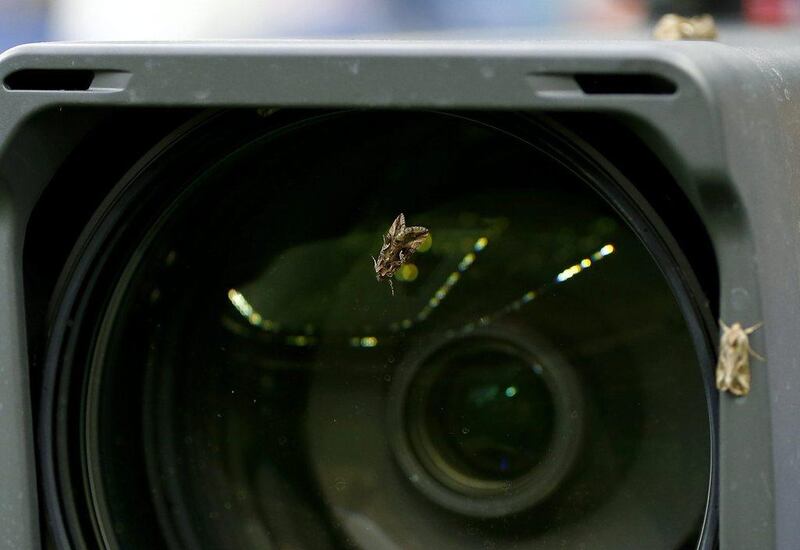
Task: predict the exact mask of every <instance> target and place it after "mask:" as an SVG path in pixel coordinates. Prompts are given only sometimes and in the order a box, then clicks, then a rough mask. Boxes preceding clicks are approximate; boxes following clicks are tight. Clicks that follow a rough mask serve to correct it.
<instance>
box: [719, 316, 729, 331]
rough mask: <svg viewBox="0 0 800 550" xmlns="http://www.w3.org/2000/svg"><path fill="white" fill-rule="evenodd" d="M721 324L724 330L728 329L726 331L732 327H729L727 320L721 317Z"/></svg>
mask: <svg viewBox="0 0 800 550" xmlns="http://www.w3.org/2000/svg"><path fill="white" fill-rule="evenodd" d="M719 326H720V328H722V330H724V331H726V332H727V331H728V330H730V328H731V327H729V326H728V325H726V324H725V321H723V320H722V319H720V320H719Z"/></svg>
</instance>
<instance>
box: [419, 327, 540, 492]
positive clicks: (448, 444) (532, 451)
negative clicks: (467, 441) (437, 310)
mask: <svg viewBox="0 0 800 550" xmlns="http://www.w3.org/2000/svg"><path fill="white" fill-rule="evenodd" d="M462 343H463V344H462ZM486 354H488V355H489V357H490V359H489V360H488V361H487V360H486V357H485V355H486ZM478 355H484V358H483V359H482V360H481V362H482V364H481V365H480V366H476V365H474V364H472V363H471V361H472V360H474V359H475V357H476V356H478ZM429 359H431V360H432V361H433V363H429V364H426V365H425V366H424V367H421V368H419V369H417V376H416V377H414V380H413V381H412V382H411V384H410V386H409V390H408V395H407V399H406V414H405V431H406V433H407V434H408V439H409V440H410V441H411V443H412V445H411V446H412V447H413V448H414V449H415V454H416V455H417V456H418V457H420V460H421V461H422V462H424V463H426V464H427V465H428V470H429V471H430V472H431V474H433V475H434V477H437V473H441V474H443V477H442V478H440V482H443V483H444V484H445V485H448V483H450V482H454V483H453V484H452V485H451V487H452V488H453V489H455V490H457V491H458V490H462V491H463V492H465V493H466V494H471V493H474V495H475V496H476V497H481V496H483V495H485V494H486V493H497V492H503V491H504V489H505V487H506V485H507V484H508V483H516V482H521V481H522V479H523V478H524V477H525V476H526V475H527V474H528V473H530V471H531V470H532V469H533V468H534V467H535V466H536V465H537V464H539V463H540V462H541V461H542V460H543V458H544V455H545V454H546V449H547V448H549V447H550V446H551V444H552V440H553V437H554V434H555V432H556V430H555V425H556V421H555V412H554V411H555V405H556V402H555V400H554V399H553V396H552V394H553V393H554V391H555V390H556V388H554V387H553V384H552V382H551V380H550V377H549V376H546V375H545V374H544V372H543V370H544V367H543V366H542V365H541V362H540V360H539V358H538V357H535V356H533V355H531V354H528V353H526V352H525V351H524V350H521V349H517V348H515V347H514V346H512V345H511V344H510V343H509V342H507V341H501V340H494V339H489V338H486V337H481V336H478V335H474V336H473V337H472V338H466V337H465V338H461V339H459V341H458V342H455V343H453V342H444V343H443V344H442V346H441V347H440V348H439V350H438V351H435V352H433V353H432V354H431V355H429ZM504 365H510V366H512V368H513V369H514V370H515V375H514V377H515V378H516V381H515V382H511V381H510V380H505V381H504V382H503V383H502V384H500V385H499V386H498V387H499V388H500V389H502V388H503V387H506V385H507V384H511V385H512V387H514V390H516V386H517V385H520V386H521V387H524V386H525V385H526V383H527V382H532V386H535V387H533V388H532V393H531V395H529V396H528V395H524V394H522V393H519V392H516V391H515V393H513V394H511V395H508V393H507V390H508V388H507V389H506V390H505V392H503V393H501V392H499V391H498V393H496V394H494V395H495V396H497V397H499V399H500V402H501V403H508V404H516V403H517V402H519V401H520V400H522V401H523V402H529V403H533V402H534V401H541V402H542V403H543V404H544V406H545V408H546V409H548V410H550V411H552V412H553V415H552V417H550V418H548V417H547V414H546V413H545V416H539V417H538V418H536V417H531V416H526V417H525V418H524V420H525V424H526V425H527V426H541V427H542V430H543V431H541V432H540V433H539V434H538V437H537V435H533V439H534V440H531V441H529V443H530V444H531V446H530V447H527V448H525V449H522V452H520V453H519V454H520V455H523V456H524V457H520V458H521V460H516V461H513V462H517V463H518V464H517V465H516V466H515V467H514V469H513V470H510V471H511V474H512V475H503V474H502V473H501V472H500V471H499V470H498V467H497V465H493V466H487V465H486V464H480V462H485V460H480V459H478V461H477V462H478V463H476V461H475V460H473V459H471V458H470V457H469V456H468V455H469V452H468V451H467V450H466V449H464V448H462V446H461V445H460V444H459V443H457V442H456V441H453V439H452V438H450V437H449V435H452V434H456V437H457V432H458V431H461V433H462V435H465V436H466V435H468V434H470V433H472V436H471V437H475V435H476V432H475V430H474V429H471V428H469V427H464V426H454V425H452V424H448V423H447V420H446V418H445V417H449V418H450V420H451V421H452V417H451V416H450V415H449V414H438V413H437V411H445V410H448V411H450V412H451V413H452V414H453V415H454V416H456V417H458V416H459V414H458V413H459V412H461V413H465V412H468V411H466V409H465V407H469V405H467V403H466V402H465V401H464V400H463V399H460V400H459V402H457V403H454V402H453V401H451V400H450V399H452V398H459V397H461V398H463V397H465V393H464V392H465V391H466V392H468V393H470V394H471V390H475V389H476V388H475V387H474V386H472V385H470V383H469V380H470V379H472V381H473V382H474V375H475V374H479V376H480V377H481V380H482V382H483V383H484V384H485V383H486V382H487V381H488V380H487V379H486V376H487V375H490V376H491V375H492V374H493V373H492V372H491V371H492V369H500V371H495V373H494V375H495V376H494V378H495V383H496V382H497V381H498V378H499V377H503V376H504V374H505V373H507V372H508V371H506V370H505V369H504V368H503V367H504ZM459 380H461V381H462V382H465V381H466V382H467V383H466V385H463V384H462V385H460V388H459V389H456V387H457V386H459V384H458V382H459ZM518 393H519V395H518ZM512 398H514V399H515V401H514V403H511V402H509V401H506V400H507V399H512ZM488 399H492V400H494V397H491V396H490V397H488ZM468 400H469V398H468ZM493 402H494V403H497V401H493ZM537 412H540V413H541V412H543V411H537ZM498 413H499V411H491V410H490V411H484V413H483V415H484V416H485V417H486V418H487V420H491V421H490V422H489V424H490V425H491V430H490V432H491V433H488V432H486V431H485V430H483V429H482V430H480V432H479V435H480V436H481V437H483V438H484V441H486V442H487V443H488V444H484V445H482V447H483V450H484V451H486V450H489V451H490V452H491V450H497V447H498V445H497V441H496V440H495V439H493V438H496V437H497V436H502V432H503V431H504V427H503V426H502V422H503V421H505V420H509V418H506V417H505V416H503V415H502V414H498ZM470 416H471V417H473V418H474V415H470ZM510 416H513V417H514V418H516V419H517V420H518V417H517V416H516V415H510ZM461 417H462V418H464V415H461ZM511 420H513V419H511ZM537 420H538V422H537ZM527 435H532V434H527ZM487 437H488V438H489V439H488V440H487V439H485V438H487Z"/></svg>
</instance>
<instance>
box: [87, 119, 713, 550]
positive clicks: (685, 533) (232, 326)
mask: <svg viewBox="0 0 800 550" xmlns="http://www.w3.org/2000/svg"><path fill="white" fill-rule="evenodd" d="M253 116H255V115H253ZM237 117H239V118H237ZM282 117H283V118H282ZM293 117H294V118H293ZM223 119H224V117H223ZM213 124H218V125H222V127H223V128H226V131H225V132H223V131H220V132H218V133H217V134H215V136H216V137H215V138H214V139H215V140H216V141H214V145H215V147H217V148H218V154H216V155H208V154H205V153H204V154H203V158H204V161H205V164H206V165H207V166H206V167H205V168H204V169H203V170H202V171H201V172H200V173H197V171H196V170H193V169H190V168H189V167H191V166H192V162H193V161H196V160H197V158H195V159H192V158H191V155H187V154H185V152H183V153H181V155H178V154H177V153H176V152H175V151H170V150H166V151H165V152H164V153H163V154H162V156H161V157H160V159H161V160H160V162H161V163H162V165H171V166H172V173H185V178H186V181H185V182H183V183H181V187H180V193H176V195H175V198H174V200H173V201H172V202H171V203H170V204H169V205H168V206H166V205H162V213H161V214H160V217H159V219H158V220H156V221H155V222H154V223H152V224H148V225H147V227H149V228H150V229H148V234H147V236H146V238H145V239H143V240H141V242H140V244H139V245H137V248H136V250H135V251H134V252H132V253H131V254H130V255H129V256H127V257H128V258H129V263H128V264H127V265H126V266H125V267H124V270H123V271H122V273H121V274H120V277H119V278H118V283H117V285H116V288H114V289H113V292H112V293H111V296H110V298H109V300H108V302H107V308H106V310H105V311H104V313H103V314H102V316H103V317H102V319H103V320H102V326H101V329H100V330H99V331H98V340H97V342H98V343H97V345H96V347H95V351H94V353H93V354H92V357H93V359H92V361H93V363H92V366H91V369H92V375H91V376H92V380H93V382H92V383H91V384H90V385H89V386H88V389H87V394H86V411H87V415H88V418H91V419H92V420H91V421H90V422H89V423H88V424H87V443H86V448H87V453H88V456H89V457H90V458H89V460H88V466H87V468H88V470H89V476H90V479H91V483H90V484H89V485H88V486H89V487H90V491H91V494H92V502H93V503H94V504H93V505H94V506H95V508H96V510H97V511H96V515H97V518H98V519H97V526H98V527H97V529H98V531H99V532H101V533H102V536H103V537H104V538H105V539H106V540H108V541H110V543H111V544H112V546H113V545H114V544H119V545H120V546H126V545H130V544H132V543H133V541H135V540H136V539H135V537H136V536H139V535H136V534H134V532H135V531H136V530H137V529H141V530H143V531H145V530H152V531H153V533H157V535H153V537H154V540H155V539H158V540H160V541H161V542H162V543H163V545H164V546H168V547H171V548H178V547H192V548H222V547H228V548H315V549H317V548H376V549H384V548H386V549H388V548H442V549H445V548H486V547H492V548H497V549H503V548H518V549H520V548H562V547H571V548H578V547H582V546H586V547H614V548H623V547H638V548H683V547H690V546H691V547H693V546H694V545H695V544H696V543H697V541H698V540H699V537H700V529H701V526H702V524H703V521H704V517H705V512H706V505H707V495H708V489H709V471H710V458H709V454H710V433H709V421H708V413H707V403H706V394H705V386H704V381H703V377H702V376H701V363H700V361H701V359H699V358H698V352H697V349H696V346H695V342H696V338H697V336H696V334H695V332H696V327H697V325H698V321H697V320H696V319H693V318H692V313H691V312H690V308H688V306H686V304H687V303H688V302H687V299H686V298H684V297H682V296H683V294H682V293H685V289H684V288H682V287H681V285H682V283H681V281H679V280H678V281H676V280H671V281H668V280H667V279H666V278H665V276H664V273H666V272H670V270H671V271H672V272H674V271H676V270H675V269H672V268H671V267H670V266H672V264H671V263H670V262H672V261H673V259H672V257H671V256H670V254H668V253H667V252H668V247H667V245H665V244H664V243H663V242H662V241H659V240H658V239H655V238H654V237H653V235H656V234H658V233H659V232H663V228H662V227H661V226H659V225H655V226H653V225H650V222H649V221H648V220H647V219H645V217H644V215H643V214H642V212H643V210H642V209H640V208H638V207H636V204H638V202H637V201H639V200H640V199H639V198H638V197H634V196H632V195H631V194H630V193H629V192H628V191H626V189H627V188H626V187H625V186H624V185H622V184H621V183H619V182H618V181H617V180H616V179H615V177H616V176H614V177H612V175H611V174H613V171H609V170H606V169H605V168H603V167H604V164H603V163H602V161H601V160H597V159H596V158H595V157H594V156H592V154H590V153H586V152H581V151H583V149H582V148H581V147H582V146H579V145H576V144H574V143H573V144H572V145H569V144H570V143H571V142H570V141H569V140H570V138H567V137H563V136H562V135H560V134H559V132H558V131H556V130H553V129H552V127H550V126H549V125H547V124H544V123H541V122H537V121H534V120H530V119H527V118H525V117H522V116H519V115H514V114H496V115H492V117H491V119H489V118H485V117H477V116H476V117H472V118H470V117H465V116H455V115H448V114H439V113H413V112H402V113H400V112H397V113H378V112H349V113H339V114H330V115H325V116H315V117H312V118H308V117H306V118H304V119H302V120H299V119H298V118H296V115H291V114H289V113H287V114H282V113H278V114H276V115H274V117H273V118H272V119H263V120H260V121H258V122H253V121H252V120H250V119H249V118H246V117H244V116H243V115H236V116H232V118H230V119H229V120H225V121H224V123H223V122H220V121H219V120H217V121H215V122H213V123H212V126H213ZM237 124H241V125H243V127H245V128H246V129H244V130H241V131H239V132H237V131H234V130H233V129H235V128H236V125H237ZM232 128H233V129H232ZM199 132H208V128H204V127H200V129H199V130H197V131H195V132H194V133H189V134H188V137H186V138H185V139H187V140H190V141H189V143H190V144H191V143H197V144H202V146H203V147H208V146H209V143H210V142H208V141H207V140H206V141H202V140H203V138H202V137H201V134H199ZM206 135H208V134H206ZM191 140H195V141H191ZM197 147H200V145H197ZM186 149H188V150H191V148H190V147H188V146H187V147H184V150H186ZM198 150H200V149H198ZM209 159H210V160H209ZM181 167H185V170H183V172H182V171H181V170H182V169H181ZM153 177H154V180H155V181H158V177H156V176H153ZM153 208H155V207H153ZM153 208H151V211H153ZM401 212H402V213H404V214H405V215H406V219H407V221H408V223H409V224H411V225H417V224H418V225H423V226H425V227H427V228H429V229H430V231H431V239H429V240H428V241H427V242H426V243H424V245H423V246H421V247H420V249H419V250H418V251H417V252H416V254H414V255H413V256H412V257H411V259H410V260H409V261H408V262H407V264H406V266H405V267H404V268H403V269H401V270H398V272H397V274H396V275H395V277H394V279H393V285H394V289H395V295H394V296H393V295H392V293H391V291H390V288H389V286H388V285H386V284H381V283H379V282H376V281H375V273H374V270H373V265H372V259H371V256H374V255H375V254H376V253H377V252H378V250H379V248H380V246H381V243H382V240H381V239H382V235H383V233H384V232H385V231H386V230H387V228H388V226H389V224H390V223H391V221H392V220H393V219H394V218H395V217H396V216H397V214H399V213H401ZM647 235H650V236H649V237H648V236H647ZM664 242H666V241H664ZM136 449H138V450H136ZM138 471H142V472H143V473H142V478H141V479H139V478H136V479H135V481H134V477H135V476H134V473H133V472H138ZM126 479H127V480H128V481H124V480H126ZM132 483H136V484H138V485H140V486H141V487H142V488H143V489H142V491H140V492H141V494H143V495H146V496H142V497H141V498H142V499H146V500H148V502H147V503H146V504H143V503H142V502H143V501H139V502H136V503H134V502H132V501H131V497H130V496H129V495H130V494H131V492H130V485H131V484H132ZM145 488H146V490H145ZM145 505H146V506H152V507H153V508H154V509H155V510H156V514H157V517H158V521H157V524H151V525H147V526H137V525H136V524H135V521H133V520H127V521H123V520H122V519H120V518H123V517H130V516H129V515H128V514H132V513H133V514H134V515H135V512H132V510H134V511H135V510H137V509H141V507H142V506H145ZM684 545H688V546H684Z"/></svg>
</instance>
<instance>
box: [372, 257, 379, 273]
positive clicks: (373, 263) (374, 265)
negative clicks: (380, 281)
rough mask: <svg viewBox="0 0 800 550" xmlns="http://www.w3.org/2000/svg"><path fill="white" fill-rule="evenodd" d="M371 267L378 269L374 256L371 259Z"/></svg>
mask: <svg viewBox="0 0 800 550" xmlns="http://www.w3.org/2000/svg"><path fill="white" fill-rule="evenodd" d="M372 267H374V268H375V269H376V270H377V269H378V260H376V259H375V256H373V257H372Z"/></svg>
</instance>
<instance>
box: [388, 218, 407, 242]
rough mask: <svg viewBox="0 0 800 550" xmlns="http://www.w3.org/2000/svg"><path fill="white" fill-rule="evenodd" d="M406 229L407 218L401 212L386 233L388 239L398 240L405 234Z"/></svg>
mask: <svg viewBox="0 0 800 550" xmlns="http://www.w3.org/2000/svg"><path fill="white" fill-rule="evenodd" d="M405 229H406V217H405V216H404V215H403V213H402V212H401V213H400V214H398V216H397V217H396V218H395V219H394V221H393V222H392V225H390V226H389V231H388V232H387V233H386V238H388V239H389V240H392V239H396V238H398V237H399V236H400V235H402V234H403V231H404V230H405Z"/></svg>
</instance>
